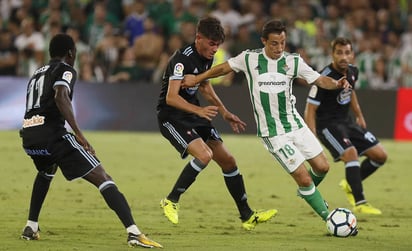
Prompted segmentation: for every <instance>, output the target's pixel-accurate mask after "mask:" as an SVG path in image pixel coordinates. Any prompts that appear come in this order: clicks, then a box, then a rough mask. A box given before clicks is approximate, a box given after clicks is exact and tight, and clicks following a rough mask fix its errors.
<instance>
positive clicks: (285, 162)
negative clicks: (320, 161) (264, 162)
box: [262, 127, 323, 173]
mask: <svg viewBox="0 0 412 251" xmlns="http://www.w3.org/2000/svg"><path fill="white" fill-rule="evenodd" d="M262 141H263V145H264V146H265V147H266V149H267V150H268V151H269V152H270V153H271V154H272V156H273V157H275V159H276V160H277V161H278V162H279V163H280V164H281V165H282V167H283V168H284V169H285V171H286V172H288V173H293V172H294V171H295V170H296V169H297V168H298V167H299V166H300V165H301V164H302V163H303V162H304V161H305V160H309V159H313V158H314V157H316V156H317V155H319V154H320V153H321V152H322V151H323V148H322V145H321V144H320V143H319V141H318V139H317V138H316V136H315V135H314V134H313V133H312V131H310V130H309V128H307V127H303V128H300V129H298V130H296V131H293V132H289V133H286V134H283V135H279V136H275V137H262Z"/></svg>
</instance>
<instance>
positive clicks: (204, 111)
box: [197, 105, 218, 121]
mask: <svg viewBox="0 0 412 251" xmlns="http://www.w3.org/2000/svg"><path fill="white" fill-rule="evenodd" d="M217 113H218V108H217V106H214V105H209V106H205V107H202V108H201V109H200V110H199V111H198V112H197V115H198V116H199V117H202V118H205V119H207V120H209V121H212V119H213V118H214V117H216V115H217Z"/></svg>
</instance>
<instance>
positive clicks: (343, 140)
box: [317, 124, 379, 162]
mask: <svg viewBox="0 0 412 251" xmlns="http://www.w3.org/2000/svg"><path fill="white" fill-rule="evenodd" d="M317 133H318V137H319V140H320V141H321V142H322V144H323V145H325V147H326V148H327V149H328V150H329V152H330V153H331V155H332V156H333V158H334V161H335V162H336V161H339V160H340V156H341V155H342V154H343V152H344V151H345V150H346V149H347V148H349V147H351V146H354V147H355V148H356V150H357V151H358V155H359V156H360V155H363V153H364V152H365V151H366V150H368V149H369V148H371V147H373V146H375V145H377V144H378V143H379V140H378V139H377V138H376V137H375V136H374V135H373V134H372V133H371V132H369V131H368V130H366V129H364V128H362V127H360V126H359V125H357V124H349V125H347V124H331V125H329V126H328V127H326V128H323V129H321V130H318V131H317Z"/></svg>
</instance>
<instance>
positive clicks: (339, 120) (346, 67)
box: [305, 37, 387, 215]
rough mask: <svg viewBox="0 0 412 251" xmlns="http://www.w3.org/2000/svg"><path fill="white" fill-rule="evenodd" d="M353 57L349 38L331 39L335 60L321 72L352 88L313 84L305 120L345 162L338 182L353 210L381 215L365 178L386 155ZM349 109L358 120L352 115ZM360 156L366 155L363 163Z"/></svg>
mask: <svg viewBox="0 0 412 251" xmlns="http://www.w3.org/2000/svg"><path fill="white" fill-rule="evenodd" d="M353 57H354V54H353V48H352V43H351V41H350V40H349V39H346V38H341V37H339V38H336V39H335V40H334V41H333V42H332V63H331V64H329V65H328V66H326V67H325V68H324V69H323V70H322V75H326V76H329V77H331V78H334V79H340V78H342V77H345V78H346V79H347V81H348V82H349V83H350V85H351V86H352V88H349V89H342V88H339V89H337V90H326V89H323V88H321V87H318V86H312V89H311V90H310V92H309V95H308V99H307V103H306V109H305V120H306V123H307V124H308V126H309V128H310V129H311V130H312V131H313V133H315V134H316V135H317V136H318V138H319V140H320V141H321V142H322V143H323V144H324V145H325V146H326V148H327V149H328V150H329V152H330V153H331V155H332V156H333V158H334V160H335V161H340V160H342V161H343V162H344V164H345V176H346V179H343V180H342V181H341V182H340V184H339V185H340V186H341V188H342V189H343V191H344V192H345V194H346V197H347V199H348V201H349V203H350V204H351V206H353V212H355V213H363V214H374V215H380V214H382V212H381V210H379V209H378V208H375V207H373V206H372V205H371V204H370V203H368V201H367V200H366V198H365V195H364V192H363V186H362V181H363V180H364V179H366V178H367V177H369V176H370V175H371V174H372V173H374V172H375V171H376V170H377V169H378V168H379V167H380V166H382V165H383V164H384V163H385V162H386V159H387V154H386V152H385V150H384V148H383V146H382V145H381V144H380V143H379V141H378V139H377V138H376V137H375V136H374V135H373V134H372V133H371V132H370V131H368V130H367V128H366V122H365V119H364V117H363V114H362V110H361V108H360V105H359V102H358V99H357V96H356V92H355V83H356V81H357V79H358V72H359V71H358V68H357V67H356V66H354V65H352V64H351V62H352V61H353ZM350 109H351V110H352V112H353V114H354V116H355V119H356V121H353V119H352V117H351V116H350V114H349V110H350ZM359 156H365V157H366V158H365V159H364V160H363V161H362V162H360V160H359Z"/></svg>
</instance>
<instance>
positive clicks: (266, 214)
mask: <svg viewBox="0 0 412 251" xmlns="http://www.w3.org/2000/svg"><path fill="white" fill-rule="evenodd" d="M277 213H278V210H276V209H270V210H267V211H261V212H257V211H255V212H253V214H252V215H251V216H250V218H249V219H248V220H246V221H244V222H242V227H243V228H244V229H245V230H252V229H254V228H255V226H256V225H257V224H258V223H263V222H266V221H268V220H270V219H271V218H272V217H274V216H275V215H276V214H277Z"/></svg>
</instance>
